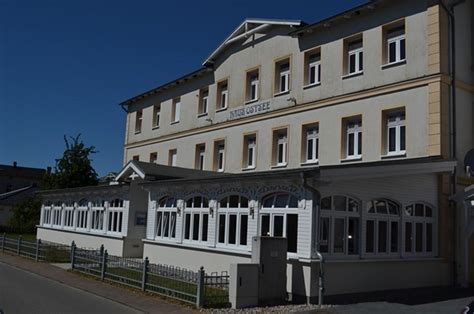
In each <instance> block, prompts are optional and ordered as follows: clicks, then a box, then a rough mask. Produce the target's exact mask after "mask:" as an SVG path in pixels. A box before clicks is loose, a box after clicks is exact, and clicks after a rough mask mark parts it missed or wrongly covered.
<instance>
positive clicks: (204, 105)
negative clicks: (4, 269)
mask: <svg viewBox="0 0 474 314" xmlns="http://www.w3.org/2000/svg"><path fill="white" fill-rule="evenodd" d="M208 109H209V89H208V88H204V89H201V90H200V91H199V107H198V115H206V114H207V113H208Z"/></svg>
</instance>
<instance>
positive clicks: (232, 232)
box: [229, 215, 237, 244]
mask: <svg viewBox="0 0 474 314" xmlns="http://www.w3.org/2000/svg"><path fill="white" fill-rule="evenodd" d="M236 233H237V215H229V244H235V243H236V241H237V238H236Z"/></svg>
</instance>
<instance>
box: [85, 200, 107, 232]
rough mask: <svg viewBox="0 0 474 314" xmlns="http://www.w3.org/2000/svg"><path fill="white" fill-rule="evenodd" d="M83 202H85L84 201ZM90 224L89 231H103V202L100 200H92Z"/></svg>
mask: <svg viewBox="0 0 474 314" xmlns="http://www.w3.org/2000/svg"><path fill="white" fill-rule="evenodd" d="M84 201H85V200H84ZM91 215H92V217H91V218H92V223H91V230H96V231H102V230H104V218H105V217H104V215H105V201H104V200H101V199H97V200H94V201H93V202H92V203H91Z"/></svg>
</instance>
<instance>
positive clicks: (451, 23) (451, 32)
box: [439, 0, 465, 285]
mask: <svg viewBox="0 0 474 314" xmlns="http://www.w3.org/2000/svg"><path fill="white" fill-rule="evenodd" d="M464 1H465V0H458V1H454V2H452V3H450V4H449V7H448V6H447V5H446V4H445V3H444V0H440V1H439V3H440V4H441V6H442V7H443V9H444V10H445V11H446V13H447V14H448V28H449V29H448V36H449V37H448V39H449V46H450V48H449V72H450V73H449V74H450V76H451V84H450V101H449V116H450V117H449V118H450V119H449V125H450V130H449V131H450V140H451V141H450V158H451V159H454V160H457V156H456V23H455V15H454V7H456V6H457V5H459V4H461V3H462V2H464ZM456 168H457V167H454V172H453V174H452V175H451V195H455V194H456V173H457V169H456ZM453 215H454V217H453V230H456V211H454V214H453ZM453 238H454V239H453V243H454V248H453V253H454V254H453V255H454V259H453V284H454V285H456V283H457V263H456V260H457V258H456V251H457V249H456V233H455V232H454V233H453Z"/></svg>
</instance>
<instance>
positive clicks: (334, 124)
mask: <svg viewBox="0 0 474 314" xmlns="http://www.w3.org/2000/svg"><path fill="white" fill-rule="evenodd" d="M427 96H428V89H427V87H419V88H416V89H409V90H404V91H400V92H395V93H391V94H386V95H380V96H377V97H372V98H368V99H361V100H357V101H351V102H347V103H342V104H339V105H337V106H327V107H321V108H317V109H310V110H308V111H302V112H300V113H294V114H289V115H281V116H279V117H273V118H269V119H266V120H261V121H256V122H252V123H251V122H248V123H245V124H241V125H235V126H233V127H228V128H224V129H219V130H214V131H209V132H205V133H201V134H195V135H188V136H185V137H182V138H179V139H173V140H169V141H163V142H160V143H156V144H150V145H146V146H139V147H136V148H129V149H128V150H127V155H128V156H129V157H131V156H133V155H140V158H141V160H147V156H149V154H150V153H151V152H158V163H160V164H167V162H168V151H169V150H170V149H174V148H176V149H177V150H178V162H177V166H179V167H189V168H193V167H194V157H195V146H196V144H198V143H205V144H206V159H205V169H206V170H210V169H212V159H213V158H212V153H213V149H212V148H213V142H214V140H215V139H219V138H225V140H226V157H225V158H226V167H225V171H226V172H234V173H235V172H241V171H242V162H241V160H242V154H243V134H244V133H248V132H252V131H256V132H257V133H258V135H257V170H269V169H271V168H272V160H271V155H272V141H271V139H272V129H273V128H277V127H282V126H288V127H289V134H288V138H289V160H288V161H289V164H288V167H289V168H295V167H299V166H300V163H301V136H302V135H301V134H302V128H301V127H302V125H304V124H307V123H312V122H319V123H320V125H319V130H320V165H337V164H340V163H341V145H342V143H341V131H342V125H341V119H342V118H343V117H349V116H352V115H358V114H362V125H363V145H362V146H363V148H362V149H363V151H362V154H363V161H378V160H381V157H382V110H385V109H390V108H398V107H405V109H406V116H407V118H406V124H407V157H409V158H414V157H423V156H427V155H428V140H427V138H428V120H427V119H428V100H427Z"/></svg>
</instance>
